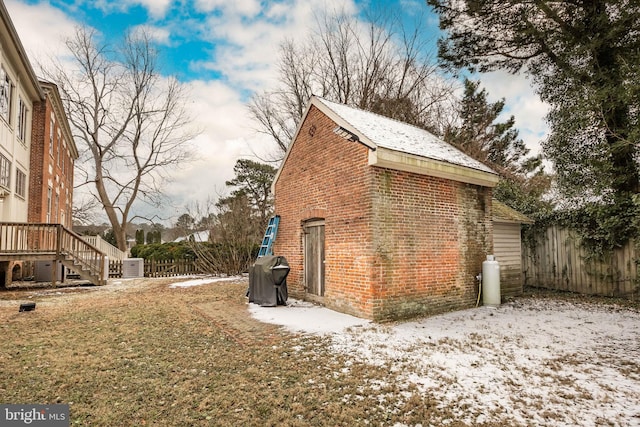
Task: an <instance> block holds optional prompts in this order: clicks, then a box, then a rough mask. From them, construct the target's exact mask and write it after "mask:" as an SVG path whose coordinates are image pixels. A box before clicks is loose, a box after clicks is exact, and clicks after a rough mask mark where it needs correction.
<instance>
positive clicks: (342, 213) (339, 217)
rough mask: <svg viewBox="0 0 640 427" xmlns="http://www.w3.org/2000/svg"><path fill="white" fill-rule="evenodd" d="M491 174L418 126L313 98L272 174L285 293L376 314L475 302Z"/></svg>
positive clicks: (382, 317)
mask: <svg viewBox="0 0 640 427" xmlns="http://www.w3.org/2000/svg"><path fill="white" fill-rule="evenodd" d="M497 182H498V176H497V174H496V173H495V172H494V171H492V170H491V169H490V168H488V167H486V166H485V165H483V164H482V163H480V162H478V161H476V160H474V159H472V158H470V157H468V156H467V155H465V154H464V153H462V152H460V151H459V150H457V149H455V148H454V147H452V146H450V145H449V144H446V143H445V142H443V141H441V140H439V139H438V138H436V137H435V136H433V135H432V134H430V133H428V132H426V131H424V130H422V129H419V128H416V127H414V126H410V125H407V124H405V123H401V122H398V121H396V120H392V119H389V118H386V117H383V116H379V115H376V114H373V113H370V112H366V111H363V110H358V109H356V108H352V107H348V106H346V105H342V104H337V103H333V102H329V101H327V100H324V99H322V98H318V97H313V98H312V99H311V101H310V102H309V105H308V106H307V109H306V111H305V114H304V116H303V118H302V120H301V122H300V125H299V127H298V129H297V132H296V135H295V137H294V140H293V142H292V143H291V145H290V146H289V149H288V151H287V153H286V156H285V159H284V161H283V163H282V165H281V167H280V169H279V170H278V172H277V174H276V177H275V180H274V183H273V192H274V197H275V211H276V214H278V215H280V225H279V229H278V236H277V238H276V241H275V244H274V253H275V254H277V255H284V256H285V257H286V258H287V260H288V262H289V265H290V267H291V272H290V274H289V276H288V279H287V282H288V283H287V284H288V288H289V293H290V294H291V295H292V296H293V297H296V298H302V299H308V300H313V301H317V302H320V303H322V304H324V305H325V306H327V307H329V308H332V309H334V310H337V311H341V312H344V313H348V314H352V315H355V316H359V317H364V318H369V319H373V320H376V321H386V320H394V319H400V318H408V317H414V316H419V315H424V314H433V313H439V312H444V311H449V310H455V309H461V308H466V307H472V306H473V305H475V303H476V298H477V293H478V285H479V284H478V281H477V280H476V276H477V275H478V273H480V271H481V270H482V262H483V261H484V260H485V259H486V255H487V254H491V253H492V250H493V243H492V242H493V229H492V209H491V199H492V188H493V187H494V186H495V185H496V183H497Z"/></svg>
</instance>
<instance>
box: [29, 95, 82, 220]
mask: <svg viewBox="0 0 640 427" xmlns="http://www.w3.org/2000/svg"><path fill="white" fill-rule="evenodd" d="M45 95H46V98H45V101H42V102H36V103H34V105H33V114H32V132H31V153H30V154H31V160H30V171H29V208H28V209H29V213H28V221H29V222H47V208H48V189H49V186H51V189H52V201H51V211H52V212H51V218H50V221H49V222H55V223H62V224H63V225H65V226H66V227H69V228H71V226H72V224H73V218H72V206H73V167H74V159H73V156H72V155H71V153H70V151H69V146H70V142H69V141H64V138H65V136H64V132H59V129H58V128H59V123H61V121H62V120H65V121H66V120H67V118H66V117H58V116H57V115H56V114H55V109H54V108H53V106H52V104H51V102H52V101H51V100H52V96H51V94H50V92H49V91H48V89H46V88H45ZM52 115H54V116H55V121H54V129H53V150H52V151H53V156H52V155H51V154H50V150H49V145H50V143H51V142H50V127H51V120H50V118H51V116H52ZM58 146H59V147H58ZM58 157H60V159H59V160H58ZM56 195H57V196H58V206H57V210H55V200H56ZM54 210H55V211H54Z"/></svg>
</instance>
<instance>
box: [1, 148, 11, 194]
mask: <svg viewBox="0 0 640 427" xmlns="http://www.w3.org/2000/svg"><path fill="white" fill-rule="evenodd" d="M10 183H11V162H10V161H9V159H7V158H6V157H5V156H3V155H2V154H0V186H2V187H4V188H6V189H7V190H8V189H9V184H10Z"/></svg>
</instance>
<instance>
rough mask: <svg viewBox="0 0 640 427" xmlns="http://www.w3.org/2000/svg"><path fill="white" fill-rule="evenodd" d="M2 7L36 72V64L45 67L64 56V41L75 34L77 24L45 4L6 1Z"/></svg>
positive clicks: (15, 0) (65, 51) (14, 0)
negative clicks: (8, 16)
mask: <svg viewBox="0 0 640 427" xmlns="http://www.w3.org/2000/svg"><path fill="white" fill-rule="evenodd" d="M5 5H6V7H7V10H8V11H9V15H10V16H11V21H13V24H14V26H15V28H16V32H17V33H18V37H20V41H21V42H22V45H23V46H24V48H25V50H26V52H27V55H28V56H29V60H30V62H31V64H32V65H33V67H34V69H35V70H36V72H37V64H38V63H40V64H42V65H43V66H48V65H49V64H50V59H51V58H56V57H57V58H60V57H62V56H63V55H66V54H67V47H66V45H65V40H66V39H67V38H69V37H71V36H72V35H73V34H74V32H75V28H76V27H77V26H78V25H80V23H79V22H77V21H75V20H74V19H73V18H71V17H69V16H67V15H65V14H64V12H62V11H61V10H59V9H56V8H54V7H52V6H51V5H49V4H48V3H38V4H26V3H23V2H21V1H17V0H6V1H5Z"/></svg>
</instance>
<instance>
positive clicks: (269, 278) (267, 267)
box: [248, 255, 289, 307]
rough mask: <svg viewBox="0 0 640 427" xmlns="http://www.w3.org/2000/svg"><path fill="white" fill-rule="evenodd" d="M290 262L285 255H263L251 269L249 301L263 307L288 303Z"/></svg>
mask: <svg viewBox="0 0 640 427" xmlns="http://www.w3.org/2000/svg"><path fill="white" fill-rule="evenodd" d="M288 274H289V263H287V260H286V258H285V257H283V256H273V255H268V256H263V257H260V258H258V259H257V260H256V262H255V264H254V265H253V266H251V268H250V269H249V291H248V296H249V302H253V303H255V304H258V305H260V306H262V307H275V306H277V305H286V303H287V298H288V292H287V275H288Z"/></svg>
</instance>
